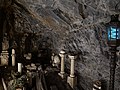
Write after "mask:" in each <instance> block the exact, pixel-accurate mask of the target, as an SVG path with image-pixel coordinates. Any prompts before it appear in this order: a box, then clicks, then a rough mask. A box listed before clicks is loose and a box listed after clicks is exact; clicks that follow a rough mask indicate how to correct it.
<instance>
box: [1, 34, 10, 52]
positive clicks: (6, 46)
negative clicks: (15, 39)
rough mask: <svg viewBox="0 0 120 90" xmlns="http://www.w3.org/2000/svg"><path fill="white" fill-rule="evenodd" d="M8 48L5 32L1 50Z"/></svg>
mask: <svg viewBox="0 0 120 90" xmlns="http://www.w3.org/2000/svg"><path fill="white" fill-rule="evenodd" d="M8 48H9V41H8V39H7V34H5V36H4V38H3V42H2V50H3V51H6V50H8Z"/></svg>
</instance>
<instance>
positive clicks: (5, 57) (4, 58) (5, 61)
mask: <svg viewBox="0 0 120 90" xmlns="http://www.w3.org/2000/svg"><path fill="white" fill-rule="evenodd" d="M8 58H9V56H8V51H2V53H1V65H8Z"/></svg>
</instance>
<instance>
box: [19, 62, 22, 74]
mask: <svg viewBox="0 0 120 90" xmlns="http://www.w3.org/2000/svg"><path fill="white" fill-rule="evenodd" d="M18 72H19V73H22V63H18Z"/></svg>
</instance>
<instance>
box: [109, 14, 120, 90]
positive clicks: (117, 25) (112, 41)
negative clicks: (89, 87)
mask: <svg viewBox="0 0 120 90" xmlns="http://www.w3.org/2000/svg"><path fill="white" fill-rule="evenodd" d="M118 17H119V15H118V14H116V15H111V21H110V22H109V23H108V24H107V30H108V31H107V32H108V45H109V47H110V81H109V90H114V80H115V68H116V59H117V58H116V57H117V55H116V52H117V49H116V48H117V47H118V46H119V45H120V21H119V20H118Z"/></svg>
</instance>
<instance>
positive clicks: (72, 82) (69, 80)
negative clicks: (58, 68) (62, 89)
mask: <svg viewBox="0 0 120 90" xmlns="http://www.w3.org/2000/svg"><path fill="white" fill-rule="evenodd" d="M67 83H68V84H69V85H70V86H71V88H73V89H74V88H75V87H76V86H77V77H70V76H68V77H67Z"/></svg>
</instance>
